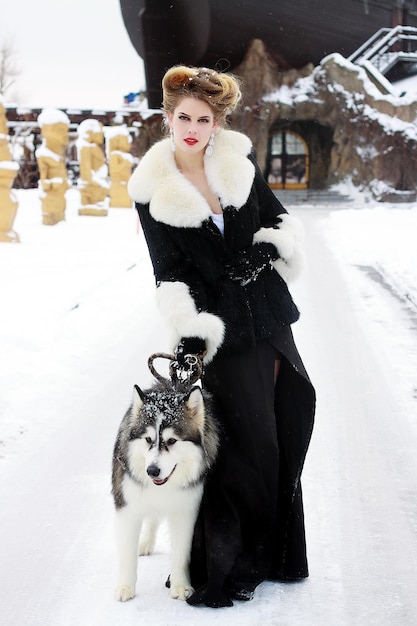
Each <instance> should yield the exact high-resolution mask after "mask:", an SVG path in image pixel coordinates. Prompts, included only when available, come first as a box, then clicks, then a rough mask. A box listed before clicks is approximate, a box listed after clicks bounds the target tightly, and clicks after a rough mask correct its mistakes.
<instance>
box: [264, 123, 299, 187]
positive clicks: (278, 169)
mask: <svg viewBox="0 0 417 626" xmlns="http://www.w3.org/2000/svg"><path fill="white" fill-rule="evenodd" d="M268 164H269V167H268V176H267V179H268V183H269V186H270V187H271V188H272V189H306V188H307V187H308V178H309V156H308V147H307V144H306V142H305V141H304V139H303V138H302V137H301V136H300V135H298V134H297V133H294V132H293V131H291V130H283V131H279V132H277V133H274V134H273V135H272V138H271V144H270V151H269V160H268Z"/></svg>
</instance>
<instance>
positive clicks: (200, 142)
mask: <svg viewBox="0 0 417 626" xmlns="http://www.w3.org/2000/svg"><path fill="white" fill-rule="evenodd" d="M168 122H169V126H170V128H172V131H173V133H174V141H175V145H176V147H177V148H178V149H179V150H182V151H183V152H185V153H188V154H197V153H198V152H200V151H201V150H205V148H206V146H207V144H208V141H209V139H210V134H211V133H212V132H213V131H214V129H215V128H216V127H217V122H215V121H214V115H213V111H212V110H211V108H210V107H209V105H208V104H207V103H206V102H204V101H203V100H197V99H196V98H190V97H187V98H183V99H182V100H181V101H180V102H179V104H178V105H177V107H176V109H175V110H174V112H173V113H168Z"/></svg>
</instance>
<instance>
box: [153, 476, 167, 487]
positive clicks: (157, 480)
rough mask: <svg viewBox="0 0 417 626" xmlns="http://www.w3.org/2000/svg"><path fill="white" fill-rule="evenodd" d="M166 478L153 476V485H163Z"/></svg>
mask: <svg viewBox="0 0 417 626" xmlns="http://www.w3.org/2000/svg"><path fill="white" fill-rule="evenodd" d="M168 478H169V476H168ZM168 478H163V479H162V480H161V479H158V478H154V479H153V484H154V485H165V483H166V481H167V480H168Z"/></svg>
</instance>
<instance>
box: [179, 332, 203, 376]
mask: <svg viewBox="0 0 417 626" xmlns="http://www.w3.org/2000/svg"><path fill="white" fill-rule="evenodd" d="M205 351H206V342H205V341H204V339H201V337H182V339H181V341H180V342H179V344H178V346H177V349H176V351H175V356H176V357H177V361H178V364H179V365H180V366H181V367H182V368H183V369H187V368H188V367H189V365H188V363H187V362H186V361H185V357H186V355H187V354H197V355H198V356H202V355H203V354H204V352H205Z"/></svg>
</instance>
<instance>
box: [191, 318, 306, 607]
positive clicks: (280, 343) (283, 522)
mask: <svg viewBox="0 0 417 626" xmlns="http://www.w3.org/2000/svg"><path fill="white" fill-rule="evenodd" d="M277 356H278V357H279V358H280V359H281V366H280V371H279V376H278V380H277V383H276V385H275V386H274V361H275V359H276V358H277ZM204 383H205V387H206V388H207V389H208V390H209V391H211V392H212V393H213V394H214V397H215V400H216V407H217V411H218V416H219V419H220V422H221V425H222V441H221V446H220V453H219V458H218V460H217V462H216V465H215V467H214V468H213V471H212V472H211V474H210V475H209V477H208V480H207V483H206V488H205V493H204V497H203V501H202V506H201V509H200V514H199V518H198V521H197V524H196V530H195V535H194V542H193V550H192V556H191V578H192V584H193V585H194V587H195V588H196V592H195V593H194V594H193V595H192V596H191V598H189V599H188V602H189V603H190V604H200V603H203V604H206V605H207V606H211V607H221V606H230V605H231V604H232V603H233V599H243V600H244V599H250V598H251V597H252V594H253V591H254V589H255V588H256V586H257V585H258V584H259V583H260V582H262V581H263V580H266V579H271V580H280V581H294V580H299V579H302V578H305V577H307V576H308V565H307V556H306V542H305V531H304V514H303V504H302V493H301V483H300V474H301V470H302V467H303V463H304V459H305V455H306V451H307V447H308V444H309V441H310V436H311V431H312V427H313V419H314V407H315V391H314V388H313V386H312V384H311V382H310V380H309V377H308V375H307V372H306V370H305V368H304V365H303V363H302V361H301V358H300V355H299V353H298V350H297V348H296V346H295V343H294V340H293V335H292V332H291V329H290V327H286V328H284V329H283V330H281V331H278V332H276V333H275V335H274V336H273V337H272V338H270V339H269V340H261V341H258V342H257V345H256V346H255V348H253V349H251V350H249V351H247V352H245V353H239V354H237V355H230V356H219V357H217V358H215V359H214V360H213V362H212V363H211V364H210V365H209V366H208V367H207V370H206V374H205V378H204Z"/></svg>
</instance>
